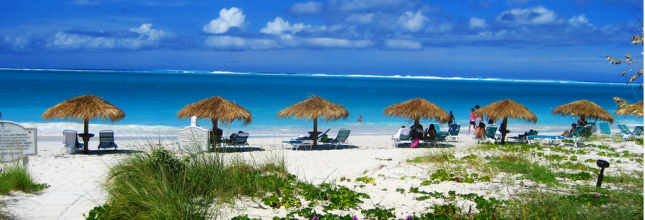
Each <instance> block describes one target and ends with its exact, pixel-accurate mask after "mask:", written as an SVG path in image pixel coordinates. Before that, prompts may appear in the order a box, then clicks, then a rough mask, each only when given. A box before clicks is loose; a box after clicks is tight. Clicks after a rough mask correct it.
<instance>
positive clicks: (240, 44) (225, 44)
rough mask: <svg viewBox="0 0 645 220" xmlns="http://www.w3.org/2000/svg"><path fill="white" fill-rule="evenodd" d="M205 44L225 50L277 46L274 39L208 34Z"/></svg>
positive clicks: (262, 48)
mask: <svg viewBox="0 0 645 220" xmlns="http://www.w3.org/2000/svg"><path fill="white" fill-rule="evenodd" d="M205 43H206V46H208V47H211V48H216V49H225V50H246V49H251V50H268V49H276V48H279V47H280V45H279V44H278V43H277V42H276V41H275V40H270V39H243V38H240V37H231V36H210V37H208V38H206V41H205Z"/></svg>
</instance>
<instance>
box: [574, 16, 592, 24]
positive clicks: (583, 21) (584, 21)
mask: <svg viewBox="0 0 645 220" xmlns="http://www.w3.org/2000/svg"><path fill="white" fill-rule="evenodd" d="M569 24H571V25H573V26H581V25H587V26H592V25H593V24H591V23H589V20H588V19H587V17H586V16H585V15H584V14H581V15H578V16H573V17H572V18H571V19H569Z"/></svg>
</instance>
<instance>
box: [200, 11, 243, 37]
mask: <svg viewBox="0 0 645 220" xmlns="http://www.w3.org/2000/svg"><path fill="white" fill-rule="evenodd" d="M244 18H245V15H244V14H243V13H242V10H240V9H238V8H236V7H232V8H231V9H229V10H226V8H222V10H220V11H219V18H217V19H215V20H212V21H211V22H210V23H209V24H207V25H204V29H203V30H204V32H206V33H211V34H221V33H224V32H227V31H228V29H229V28H231V27H239V28H244V26H245V23H244Z"/></svg>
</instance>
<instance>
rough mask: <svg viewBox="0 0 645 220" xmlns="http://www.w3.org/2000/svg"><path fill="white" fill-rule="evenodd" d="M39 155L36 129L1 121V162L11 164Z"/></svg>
mask: <svg viewBox="0 0 645 220" xmlns="http://www.w3.org/2000/svg"><path fill="white" fill-rule="evenodd" d="M37 154H38V136H37V135H36V128H25V127H23V126H22V125H20V124H18V123H15V122H12V121H0V162H11V161H16V160H19V159H20V158H21V157H24V162H25V163H26V161H27V156H29V155H37Z"/></svg>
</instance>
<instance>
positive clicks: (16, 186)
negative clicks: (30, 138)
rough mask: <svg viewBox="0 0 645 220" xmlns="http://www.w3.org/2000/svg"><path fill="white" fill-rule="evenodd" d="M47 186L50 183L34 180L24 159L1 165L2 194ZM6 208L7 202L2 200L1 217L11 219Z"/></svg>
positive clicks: (0, 189) (0, 193) (0, 205)
mask: <svg viewBox="0 0 645 220" xmlns="http://www.w3.org/2000/svg"><path fill="white" fill-rule="evenodd" d="M47 188H49V185H47V184H45V183H36V182H35V181H34V179H33V177H31V175H29V172H28V170H27V168H26V167H25V166H24V165H23V164H22V160H18V161H16V162H11V163H8V164H5V165H2V166H0V195H7V194H9V193H11V192H12V191H22V192H26V193H34V192H38V191H42V190H44V189H47ZM6 209H7V204H6V203H5V202H2V201H0V219H10V217H11V215H10V214H9V213H8V212H6V211H5V210H6Z"/></svg>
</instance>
